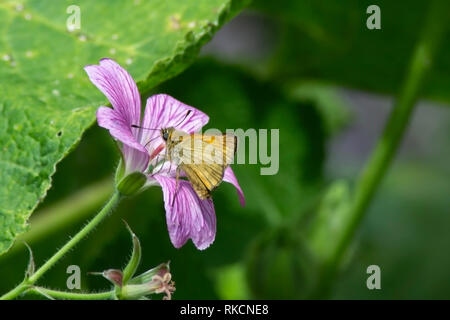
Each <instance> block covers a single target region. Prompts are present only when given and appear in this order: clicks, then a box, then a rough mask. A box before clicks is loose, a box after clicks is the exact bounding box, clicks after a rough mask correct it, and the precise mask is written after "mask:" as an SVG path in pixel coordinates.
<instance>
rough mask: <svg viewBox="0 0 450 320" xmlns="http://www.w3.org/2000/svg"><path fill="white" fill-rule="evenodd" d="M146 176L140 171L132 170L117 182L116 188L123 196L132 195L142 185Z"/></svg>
mask: <svg viewBox="0 0 450 320" xmlns="http://www.w3.org/2000/svg"><path fill="white" fill-rule="evenodd" d="M146 181H147V177H146V176H145V175H144V174H143V173H141V172H133V173H130V174H129V175H127V176H126V177H125V178H123V179H122V180H121V181H120V182H119V183H118V184H117V190H118V191H119V192H120V193H121V194H122V195H124V196H132V195H134V194H136V193H138V192H139V191H141V188H142V187H143V186H144V184H145V182H146Z"/></svg>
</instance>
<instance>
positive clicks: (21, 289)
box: [0, 192, 120, 300]
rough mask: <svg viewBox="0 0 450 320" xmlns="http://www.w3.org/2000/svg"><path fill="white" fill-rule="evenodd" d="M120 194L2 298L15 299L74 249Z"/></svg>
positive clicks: (0, 298)
mask: <svg viewBox="0 0 450 320" xmlns="http://www.w3.org/2000/svg"><path fill="white" fill-rule="evenodd" d="M119 199H120V195H119V193H118V192H114V194H113V195H112V197H111V198H110V199H109V201H108V202H107V203H106V204H105V206H104V207H103V208H102V210H100V211H99V212H98V213H97V215H96V216H95V217H94V218H93V219H92V220H91V221H89V223H88V224H86V225H85V226H84V227H83V228H82V229H81V230H80V231H79V232H78V233H77V234H76V235H75V236H74V237H73V238H72V239H70V240H69V241H68V242H67V243H66V244H65V245H64V246H63V247H62V248H61V249H59V250H58V251H57V252H56V253H55V254H54V255H53V256H52V257H51V258H50V259H48V260H47V262H45V263H44V264H43V265H42V266H41V267H40V268H39V269H37V270H36V272H35V273H34V274H32V275H31V276H30V277H29V278H28V279H25V280H24V281H23V282H22V283H20V284H19V285H18V286H17V287H15V288H14V289H12V290H11V291H9V292H7V293H6V294H4V295H3V296H1V297H0V300H10V299H14V298H15V297H17V296H18V295H20V294H21V293H22V292H24V291H25V290H27V289H29V288H31V287H32V286H33V284H34V283H35V282H36V281H37V280H38V279H39V278H40V277H41V276H42V275H43V274H44V273H45V272H47V271H48V270H49V269H50V268H51V267H53V265H54V264H55V263H57V262H58V261H59V260H60V259H61V258H62V257H63V256H64V255H65V254H66V253H67V252H68V251H69V250H70V249H72V248H73V247H74V246H75V245H76V244H77V243H78V242H79V241H80V240H81V239H83V238H84V237H85V236H86V235H87V234H88V233H89V232H91V231H92V230H93V229H94V228H95V227H96V226H97V225H98V224H99V223H100V222H101V221H102V220H103V219H104V218H105V217H106V216H107V215H108V214H109V213H110V212H111V211H112V209H113V208H114V207H115V205H116V204H117V203H118V202H119Z"/></svg>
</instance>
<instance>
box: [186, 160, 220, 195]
mask: <svg viewBox="0 0 450 320" xmlns="http://www.w3.org/2000/svg"><path fill="white" fill-rule="evenodd" d="M180 168H181V170H183V171H184V172H185V173H186V176H187V178H188V180H189V181H190V183H191V184H192V187H193V188H194V190H195V192H196V193H197V195H198V196H199V198H200V199H206V198H209V197H210V196H211V191H213V190H214V189H215V188H216V187H217V186H218V185H219V184H220V182H221V181H222V179H223V174H224V171H225V167H224V166H222V165H220V164H199V165H194V164H181V165H180Z"/></svg>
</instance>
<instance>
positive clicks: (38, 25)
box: [0, 0, 247, 254]
mask: <svg viewBox="0 0 450 320" xmlns="http://www.w3.org/2000/svg"><path fill="white" fill-rule="evenodd" d="M246 2H247V1H234V0H229V1H225V0H202V1H197V0H195V1H182V2H180V1H175V0H171V1H167V0H160V1H106V0H102V1H89V0H84V1H76V3H74V2H73V1H68V0H67V1H52V2H51V3H50V2H49V1H40V0H29V1H23V2H22V3H21V4H19V3H18V2H17V1H9V0H8V1H2V2H1V4H0V21H1V22H2V23H1V25H0V57H2V59H1V60H0V81H1V83H2V86H1V87H0V146H1V152H0V180H1V181H2V183H1V184H0V254H1V253H3V252H5V251H6V250H7V249H8V248H9V247H10V246H11V244H12V241H13V240H14V238H15V237H16V236H17V235H18V234H20V233H21V232H23V231H24V230H26V228H27V219H28V217H29V215H30V214H31V212H32V211H33V210H34V209H35V208H36V206H37V204H38V203H39V202H40V201H41V200H42V199H43V198H44V197H45V194H46V192H47V190H48V189H49V188H50V185H51V180H50V177H51V176H52V175H53V173H54V172H55V165H56V163H58V162H59V161H60V160H61V159H62V158H64V157H65V156H66V155H67V154H68V152H69V151H70V150H71V148H72V147H73V146H74V145H75V144H76V143H77V142H78V141H79V140H80V138H81V135H82V133H83V132H84V130H85V129H86V128H87V127H89V126H90V125H91V124H92V122H93V121H94V118H95V110H96V108H97V107H98V106H99V105H101V104H105V103H106V101H105V98H104V97H103V96H102V94H101V93H100V92H99V91H98V90H97V89H96V88H95V87H94V86H93V85H92V84H91V83H90V82H89V81H88V79H87V76H86V75H85V73H84V71H83V66H84V65H86V64H93V63H97V62H98V60H99V59H100V58H103V57H106V56H109V57H112V58H114V59H116V60H117V61H118V62H119V63H121V64H122V65H124V66H127V69H128V70H129V71H130V73H131V74H132V75H133V77H134V78H135V79H136V81H140V82H139V87H140V90H141V91H146V90H148V89H150V88H152V87H154V86H155V85H156V84H158V83H160V82H161V81H164V80H166V79H168V78H170V77H172V76H174V75H175V74H177V73H179V72H180V71H182V70H183V69H184V68H186V66H188V65H189V64H190V63H191V62H192V61H193V59H194V57H195V56H196V54H197V53H198V51H199V49H200V47H201V45H203V44H204V43H205V42H206V41H207V40H209V39H210V37H211V36H212V34H213V32H214V31H215V30H217V29H218V28H219V27H220V26H221V25H222V24H223V23H224V22H225V21H226V20H227V19H229V18H230V17H231V16H232V15H233V14H235V13H236V12H237V11H238V10H239V9H240V8H242V7H243V6H244V5H245V4H246ZM73 4H76V5H78V6H79V7H80V9H81V29H80V30H74V31H73V32H69V31H68V30H67V28H66V20H67V18H68V17H69V15H68V14H67V13H66V9H67V7H68V6H69V5H73Z"/></svg>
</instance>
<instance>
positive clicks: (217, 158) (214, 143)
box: [170, 133, 237, 167]
mask: <svg viewBox="0 0 450 320" xmlns="http://www.w3.org/2000/svg"><path fill="white" fill-rule="evenodd" d="M174 139H176V140H177V143H174V145H173V148H171V150H170V151H171V152H170V153H171V158H172V159H174V160H175V162H176V163H178V164H181V163H183V164H221V165H223V166H225V167H226V166H228V165H229V164H230V163H232V162H233V159H234V155H235V153H236V146H237V138H236V136H234V135H232V134H224V135H205V134H201V133H193V134H183V135H174Z"/></svg>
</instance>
